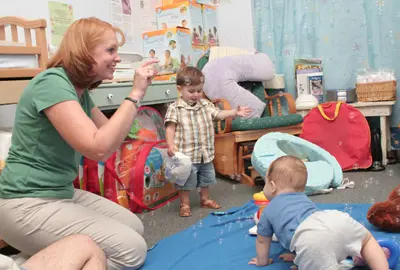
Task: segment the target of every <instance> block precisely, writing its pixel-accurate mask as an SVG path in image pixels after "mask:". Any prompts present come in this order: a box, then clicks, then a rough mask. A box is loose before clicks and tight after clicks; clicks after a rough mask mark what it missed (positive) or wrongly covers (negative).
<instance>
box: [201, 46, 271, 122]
mask: <svg viewBox="0 0 400 270" xmlns="http://www.w3.org/2000/svg"><path fill="white" fill-rule="evenodd" d="M202 71H203V73H204V76H205V78H206V80H205V83H204V88H203V90H204V93H205V94H206V95H207V97H208V98H210V99H211V100H215V99H218V98H224V99H226V100H228V102H229V103H230V105H231V106H232V108H236V107H237V106H239V105H240V106H247V107H250V108H252V112H251V113H250V114H249V116H248V117H247V118H254V117H260V116H261V115H262V114H263V112H264V109H265V106H266V104H265V103H264V102H262V101H261V100H260V99H259V98H257V97H256V96H254V95H253V94H252V93H251V92H249V91H248V90H246V89H245V88H243V87H241V86H240V85H239V84H238V82H245V81H259V82H261V81H265V80H270V79H272V78H273V77H274V67H273V64H272V61H271V59H270V58H269V57H268V55H266V54H263V53H257V54H251V55H235V56H226V57H222V58H218V59H215V60H213V61H209V62H208V63H207V64H206V65H205V66H204V68H203V70H202Z"/></svg>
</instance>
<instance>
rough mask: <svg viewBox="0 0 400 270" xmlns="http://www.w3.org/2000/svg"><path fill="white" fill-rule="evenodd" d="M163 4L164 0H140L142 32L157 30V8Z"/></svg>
mask: <svg viewBox="0 0 400 270" xmlns="http://www.w3.org/2000/svg"><path fill="white" fill-rule="evenodd" d="M161 5H162V0H140V17H141V18H140V21H141V30H142V32H150V31H154V30H157V16H156V8H157V7H159V6H161Z"/></svg>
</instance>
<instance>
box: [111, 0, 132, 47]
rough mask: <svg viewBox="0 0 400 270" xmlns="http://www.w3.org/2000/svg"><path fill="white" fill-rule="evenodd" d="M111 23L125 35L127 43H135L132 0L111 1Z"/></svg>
mask: <svg viewBox="0 0 400 270" xmlns="http://www.w3.org/2000/svg"><path fill="white" fill-rule="evenodd" d="M110 5H111V7H110V10H111V23H112V24H113V25H115V26H117V27H119V28H121V30H122V31H123V32H124V34H125V42H126V43H133V25H132V22H133V20H132V5H131V0H110Z"/></svg>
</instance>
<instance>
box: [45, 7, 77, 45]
mask: <svg viewBox="0 0 400 270" xmlns="http://www.w3.org/2000/svg"><path fill="white" fill-rule="evenodd" d="M73 13H74V12H73V7H72V5H69V4H65V3H60V2H49V15H50V16H49V18H50V29H51V44H52V45H53V46H55V47H58V45H59V44H60V42H61V40H62V38H63V36H64V33H65V31H66V30H67V28H68V26H69V25H70V24H71V23H72V22H73V21H74V16H73Z"/></svg>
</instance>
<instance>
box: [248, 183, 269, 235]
mask: <svg viewBox="0 0 400 270" xmlns="http://www.w3.org/2000/svg"><path fill="white" fill-rule="evenodd" d="M253 200H254V204H255V205H257V206H258V210H257V212H256V213H255V214H254V222H255V224H256V225H254V226H253V227H252V228H250V229H249V233H250V234H251V235H257V224H258V221H259V220H260V217H261V214H262V212H263V211H264V208H265V207H266V206H267V205H268V204H269V200H268V199H267V198H266V197H265V195H264V192H263V191H260V192H257V193H254V194H253Z"/></svg>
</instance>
